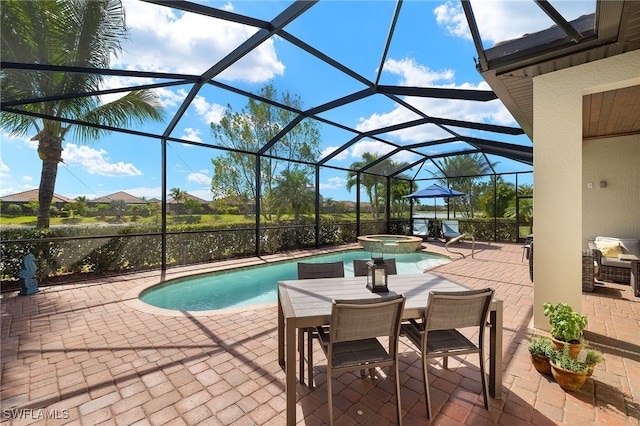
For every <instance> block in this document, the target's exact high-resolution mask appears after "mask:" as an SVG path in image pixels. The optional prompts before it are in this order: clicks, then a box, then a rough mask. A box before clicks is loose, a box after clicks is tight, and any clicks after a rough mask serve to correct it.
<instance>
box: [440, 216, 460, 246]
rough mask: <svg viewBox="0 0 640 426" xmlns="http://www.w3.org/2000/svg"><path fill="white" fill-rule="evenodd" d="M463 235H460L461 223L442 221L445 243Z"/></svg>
mask: <svg viewBox="0 0 640 426" xmlns="http://www.w3.org/2000/svg"><path fill="white" fill-rule="evenodd" d="M460 235H462V234H461V233H460V223H459V222H458V221H457V220H443V221H442V237H443V238H444V240H445V241H449V240H450V239H452V238H456V237H459V236H460Z"/></svg>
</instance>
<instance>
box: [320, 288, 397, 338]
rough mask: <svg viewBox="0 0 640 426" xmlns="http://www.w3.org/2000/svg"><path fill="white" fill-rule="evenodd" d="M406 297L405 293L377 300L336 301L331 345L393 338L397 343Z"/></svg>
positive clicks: (332, 318) (332, 320) (334, 303)
mask: <svg viewBox="0 0 640 426" xmlns="http://www.w3.org/2000/svg"><path fill="white" fill-rule="evenodd" d="M404 302H405V298H404V296H403V295H401V294H397V295H393V296H385V297H380V298H374V299H353V300H334V301H333V305H332V309H331V326H330V328H329V329H330V339H329V342H331V344H335V343H338V342H344V341H354V340H364V339H371V338H376V337H389V338H391V339H393V340H394V341H393V342H391V343H393V345H392V347H393V346H395V345H397V341H396V340H397V337H398V335H399V333H400V322H401V320H402V311H403V309H404Z"/></svg>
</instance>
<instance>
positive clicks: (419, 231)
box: [412, 217, 429, 240]
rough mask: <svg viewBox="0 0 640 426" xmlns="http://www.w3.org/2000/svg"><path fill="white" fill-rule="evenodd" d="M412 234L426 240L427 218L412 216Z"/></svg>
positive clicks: (427, 234)
mask: <svg viewBox="0 0 640 426" xmlns="http://www.w3.org/2000/svg"><path fill="white" fill-rule="evenodd" d="M412 234H413V235H415V236H416V237H422V239H423V240H426V239H427V238H428V237H429V219H424V218H422V217H419V218H414V219H413V230H412Z"/></svg>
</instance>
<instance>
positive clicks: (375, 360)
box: [318, 294, 405, 425]
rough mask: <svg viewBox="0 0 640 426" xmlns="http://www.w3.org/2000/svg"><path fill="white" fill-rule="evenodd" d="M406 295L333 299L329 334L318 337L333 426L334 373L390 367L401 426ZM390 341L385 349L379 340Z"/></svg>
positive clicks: (319, 332)
mask: <svg viewBox="0 0 640 426" xmlns="http://www.w3.org/2000/svg"><path fill="white" fill-rule="evenodd" d="M404 302H405V298H404V296H403V295H401V294H398V295H393V296H386V297H381V298H375V299H357V300H334V301H333V306H332V308H331V325H330V327H329V333H328V334H327V333H326V332H325V331H324V330H323V329H319V330H318V334H319V336H320V338H321V340H322V341H323V345H322V347H323V349H324V350H325V353H326V355H327V395H328V405H329V421H330V424H332V425H333V387H332V383H333V374H334V373H344V372H348V371H356V370H362V369H363V368H369V369H375V368H377V367H389V370H390V374H392V375H393V377H394V380H395V385H396V409H397V410H396V411H397V422H398V424H399V425H401V424H402V404H401V403H400V374H399V371H398V337H399V333H400V320H401V319H402V311H403V308H404ZM379 337H384V338H388V342H389V347H388V349H386V348H385V347H384V346H383V344H382V343H380V341H379V340H378V338H379Z"/></svg>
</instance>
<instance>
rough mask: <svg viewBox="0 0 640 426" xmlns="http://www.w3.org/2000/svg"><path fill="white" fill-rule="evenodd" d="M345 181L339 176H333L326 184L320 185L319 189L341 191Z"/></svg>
mask: <svg viewBox="0 0 640 426" xmlns="http://www.w3.org/2000/svg"><path fill="white" fill-rule="evenodd" d="M346 183H347V180H346V179H345V178H343V177H340V176H334V177H332V178H329V179H327V183H321V184H320V189H321V190H323V189H342V188H344V186H345V184H346Z"/></svg>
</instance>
